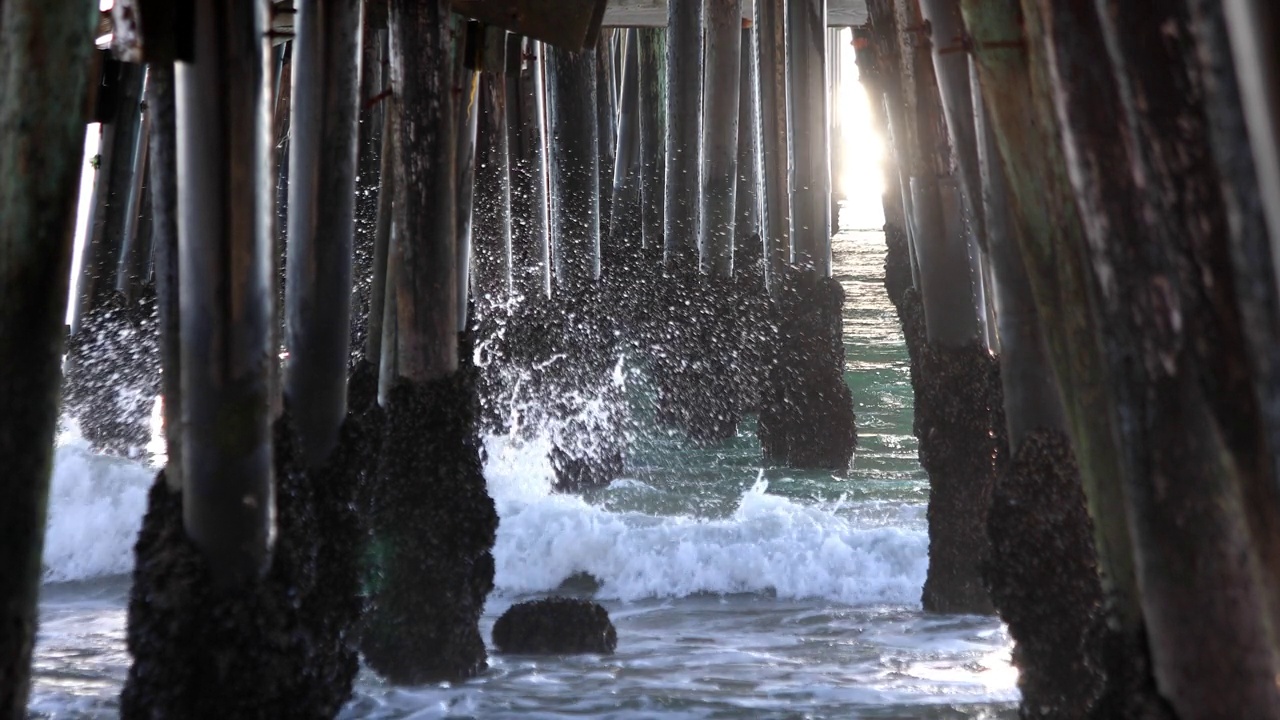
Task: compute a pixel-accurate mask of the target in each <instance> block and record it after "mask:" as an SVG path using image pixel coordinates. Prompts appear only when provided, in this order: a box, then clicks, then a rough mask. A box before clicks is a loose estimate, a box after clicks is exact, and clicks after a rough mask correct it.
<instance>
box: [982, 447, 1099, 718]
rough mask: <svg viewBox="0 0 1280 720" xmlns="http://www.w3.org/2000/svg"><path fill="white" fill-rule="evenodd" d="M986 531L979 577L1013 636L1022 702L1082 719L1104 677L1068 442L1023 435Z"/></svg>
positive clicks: (1087, 528) (1084, 516) (1033, 711)
mask: <svg viewBox="0 0 1280 720" xmlns="http://www.w3.org/2000/svg"><path fill="white" fill-rule="evenodd" d="M988 533H989V535H990V538H991V557H990V560H989V561H988V563H987V569H986V572H985V576H986V582H987V585H988V586H989V587H990V590H991V599H992V601H993V602H994V603H995V606H996V607H997V608H998V609H999V611H1000V617H1001V618H1003V619H1004V621H1005V622H1006V623H1008V625H1009V634H1010V635H1012V636H1013V638H1014V641H1015V642H1016V645H1015V646H1014V651H1013V663H1014V665H1015V666H1016V667H1017V668H1018V671H1019V675H1018V687H1019V688H1020V689H1021V690H1022V699H1023V706H1024V707H1025V708H1026V709H1027V710H1028V714H1029V715H1031V716H1034V717H1040V716H1041V714H1042V713H1046V712H1047V714H1048V715H1050V716H1052V717H1064V718H1066V717H1086V716H1087V715H1088V711H1089V709H1090V707H1091V706H1092V704H1093V702H1094V701H1095V700H1096V698H1097V697H1098V695H1099V693H1100V691H1101V687H1102V682H1103V678H1102V677H1101V675H1100V673H1099V671H1100V669H1101V668H1100V667H1099V662H1098V660H1099V658H1098V653H1097V652H1096V651H1097V647H1096V646H1094V645H1093V643H1092V642H1091V640H1092V639H1093V638H1092V637H1091V635H1093V633H1092V628H1093V626H1094V624H1095V623H1097V622H1099V621H1100V611H1101V607H1102V585H1101V582H1100V581H1099V579H1098V568H1097V559H1096V556H1095V554H1094V549H1093V536H1092V522H1091V521H1090V520H1089V513H1088V511H1087V510H1086V508H1085V504H1084V493H1083V491H1082V490H1081V486H1080V471H1079V469H1078V468H1077V466H1076V462H1075V457H1074V455H1073V454H1072V452H1071V445H1070V440H1068V439H1067V438H1066V437H1064V436H1062V435H1061V434H1060V433H1057V432H1053V431H1036V432H1033V433H1031V434H1030V435H1028V436H1027V438H1026V439H1025V440H1024V441H1023V442H1022V445H1021V446H1020V447H1019V448H1018V453H1017V455H1016V456H1014V457H1013V458H1011V459H1010V462H1009V463H1007V465H1006V466H1005V467H1004V469H1003V472H1002V473H1001V475H1000V478H999V481H998V482H997V483H996V487H995V493H994V497H993V498H992V505H991V516H990V521H989V523H988Z"/></svg>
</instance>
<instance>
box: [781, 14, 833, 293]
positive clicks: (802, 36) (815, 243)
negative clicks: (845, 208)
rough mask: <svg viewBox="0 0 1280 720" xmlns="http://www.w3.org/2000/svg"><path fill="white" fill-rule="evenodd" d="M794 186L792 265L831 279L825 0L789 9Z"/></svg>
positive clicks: (788, 31)
mask: <svg viewBox="0 0 1280 720" xmlns="http://www.w3.org/2000/svg"><path fill="white" fill-rule="evenodd" d="M786 22H787V49H788V55H787V61H788V62H789V63H790V65H789V67H788V72H789V73H790V74H789V77H788V79H789V82H790V95H789V97H790V108H791V120H792V125H791V128H790V130H791V150H792V153H793V154H792V158H791V160H792V170H793V175H792V187H791V210H792V226H793V228H794V232H795V237H794V240H793V242H792V253H791V261H792V263H793V264H794V265H796V266H797V267H799V268H801V270H802V271H803V272H808V273H812V274H815V275H816V276H818V277H829V276H830V275H831V165H830V162H831V161H830V156H831V152H830V151H831V142H830V138H829V137H828V135H829V133H830V131H831V128H830V126H829V125H828V110H827V108H828V104H829V99H828V97H827V79H826V78H827V0H791V2H789V3H788V4H787V20H786Z"/></svg>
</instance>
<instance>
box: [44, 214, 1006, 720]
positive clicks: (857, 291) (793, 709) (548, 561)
mask: <svg viewBox="0 0 1280 720" xmlns="http://www.w3.org/2000/svg"><path fill="white" fill-rule="evenodd" d="M834 255H835V268H836V274H837V276H838V278H839V280H840V281H841V282H842V283H843V284H844V287H845V290H846V294H847V300H846V306H845V332H846V338H845V340H846V347H847V350H848V356H849V364H848V374H847V379H848V382H849V383H850V387H851V388H852V389H853V396H854V402H855V404H856V406H857V407H856V409H857V413H858V425H859V439H860V446H859V450H858V454H857V457H856V459H855V463H854V466H853V468H852V469H851V470H850V471H849V472H848V473H847V474H844V475H839V476H836V475H833V474H831V473H820V472H794V471H788V470H783V469H763V468H762V467H761V465H760V460H759V446H758V444H757V443H756V442H755V439H754V426H753V425H752V424H751V423H744V424H743V427H742V429H741V431H740V433H739V437H738V438H737V439H736V440H735V441H733V442H731V443H729V444H728V445H727V446H725V447H717V448H690V447H689V446H687V445H686V444H685V443H684V442H683V441H682V440H681V438H680V437H677V436H674V435H672V434H670V433H667V432H665V431H663V430H660V429H658V428H656V427H654V426H653V424H652V423H649V422H647V420H646V418H645V417H644V413H645V407H646V406H645V403H644V402H643V387H642V386H643V380H642V378H640V377H639V376H638V375H637V374H636V373H635V372H634V371H633V370H631V369H629V368H627V367H626V366H622V367H620V369H619V373H618V378H619V381H620V382H624V383H627V384H628V386H629V390H628V394H629V396H631V397H632V398H633V400H634V401H633V403H632V412H633V415H634V416H635V418H634V419H635V422H633V423H632V424H631V427H632V429H631V431H630V437H629V451H628V452H629V454H628V458H627V463H628V465H627V472H626V476H625V477H624V478H623V479H621V480H619V481H617V482H615V483H613V484H612V485H611V486H609V487H608V488H605V489H602V490H599V491H594V492H591V493H588V494H586V495H585V496H571V495H558V494H553V493H551V491H550V488H551V478H552V471H551V468H550V465H549V464H548V462H547V461H546V459H545V458H546V451H547V449H548V443H549V439H548V437H546V436H545V435H543V436H534V437H533V438H531V439H520V440H517V439H515V438H512V437H503V436H493V437H489V438H487V440H486V443H487V447H488V451H489V460H488V464H487V465H486V468H485V470H486V477H487V479H488V483H489V489H490V493H491V495H492V496H493V497H494V499H495V501H496V503H497V506H498V511H499V514H500V516H501V525H500V528H499V531H498V540H497V545H496V547H495V548H494V555H495V560H496V566H497V577H496V585H497V589H496V590H495V592H494V593H493V595H492V596H491V597H490V599H489V603H488V605H487V607H486V611H485V615H484V619H483V621H482V623H483V631H484V634H485V636H486V637H487V636H488V634H489V629H490V628H491V626H492V624H493V622H494V620H496V618H497V617H498V615H500V614H501V613H502V611H503V610H505V609H506V608H507V607H509V606H510V605H511V604H513V603H515V602H519V601H522V600H526V599H530V598H535V597H540V596H544V595H547V594H552V593H557V592H561V593H573V594H578V595H589V596H592V597H594V598H595V599H596V600H597V601H598V602H600V603H601V604H603V605H604V606H605V607H606V608H607V609H608V610H609V613H610V615H611V616H612V618H613V621H614V623H615V625H616V626H617V628H618V650H617V652H616V653H615V654H613V655H610V656H603V657H601V656H580V657H563V658H562V657H539V658H532V657H503V656H492V657H491V659H490V665H491V669H490V670H489V671H488V672H487V673H486V674H484V675H483V676H482V677H480V678H477V679H475V680H472V681H469V682H465V683H460V684H438V685H427V686H422V687H407V688H406V687H392V686H388V685H386V684H385V683H383V682H382V681H380V680H379V679H378V678H377V677H375V676H374V675H372V674H371V673H369V672H367V671H366V672H363V673H362V674H361V676H360V678H359V680H358V682H357V688H356V693H355V696H354V697H353V699H352V700H351V702H350V703H349V704H348V706H347V707H346V708H345V710H344V711H343V714H342V716H343V717H344V718H444V717H478V718H491V717H492V718H501V717H534V718H561V717H601V718H757V717H759V718H809V717H812V718H826V717H832V718H852V717H865V718H1006V717H1009V718H1011V717H1015V716H1016V712H1015V711H1014V708H1015V706H1016V703H1017V699H1018V693H1017V690H1016V687H1015V683H1016V680H1017V674H1016V671H1015V670H1014V669H1013V668H1011V666H1010V664H1009V656H1010V640H1009V637H1008V635H1007V633H1006V631H1005V629H1004V628H1003V626H1002V625H1001V623H1000V622H999V621H998V620H996V619H994V618H988V617H976V616H947V615H926V614H925V613H923V612H922V611H921V608H920V588H921V585H922V584H923V582H924V577H925V572H926V568H927V564H928V538H927V535H926V528H925V503H926V502H927V499H928V484H927V481H926V479H925V476H924V474H923V472H922V471H921V469H920V467H919V464H918V463H917V461H916V444H915V438H914V437H913V436H912V434H911V412H912V410H911V407H912V400H911V388H910V383H909V379H908V370H907V363H906V352H905V348H904V345H903V341H902V336H901V333H900V332H899V329H898V324H897V319H896V316H895V315H894V313H893V309H892V307H891V306H890V304H889V302H888V300H887V298H886V297H885V293H884V289H883V285H882V277H883V268H882V266H883V260H884V241H883V236H882V235H881V234H880V233H879V232H874V231H850V232H845V233H842V234H841V235H839V236H837V239H836V243H835V245H834ZM636 398H639V399H638V400H636ZM153 476H154V469H153V468H150V467H147V466H146V465H145V464H142V463H137V462H130V461H123V460H118V459H113V458H107V457H102V456H98V455H94V454H93V453H91V452H90V451H89V449H88V447H87V445H86V444H85V443H84V442H83V441H82V440H80V439H79V437H78V435H77V434H76V432H75V430H74V427H71V428H68V429H67V430H66V431H65V432H63V433H62V435H61V436H60V437H59V441H58V451H57V459H56V462H55V470H54V480H53V494H52V498H51V502H50V517H49V529H48V534H47V536H46V547H45V561H46V568H45V579H46V585H45V588H44V594H43V598H42V602H41V627H40V634H39V637H38V642H37V647H36V660H35V673H36V678H35V686H34V688H33V695H32V702H31V711H32V714H33V716H35V717H42V718H98V717H102V718H110V717H114V716H115V715H116V710H115V707H116V696H117V695H118V693H119V690H120V686H121V683H122V682H123V679H124V677H125V674H126V672H127V669H128V663H129V656H128V653H127V651H126V650H125V647H124V632H125V611H124V606H125V598H126V596H127V592H128V577H127V573H128V572H129V570H130V567H131V565H132V543H133V538H134V533H135V532H136V531H137V527H138V525H139V523H140V521H141V517H142V514H143V512H144V510H145V504H146V491H147V488H148V486H149V484H150V482H151V480H152V478H153Z"/></svg>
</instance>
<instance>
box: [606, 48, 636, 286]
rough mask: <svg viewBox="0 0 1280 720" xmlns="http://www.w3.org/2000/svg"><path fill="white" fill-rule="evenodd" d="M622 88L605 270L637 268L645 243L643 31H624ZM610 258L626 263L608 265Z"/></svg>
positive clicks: (616, 272)
mask: <svg viewBox="0 0 1280 720" xmlns="http://www.w3.org/2000/svg"><path fill="white" fill-rule="evenodd" d="M625 36H626V37H625V46H626V47H625V48H624V51H623V62H622V73H621V75H622V92H621V93H620V96H619V101H618V147H617V152H616V153H615V155H614V164H613V172H612V175H613V207H612V209H611V212H610V213H609V232H608V233H607V234H606V235H605V237H606V238H607V241H608V248H607V249H606V251H602V255H603V256H604V262H605V267H604V272H605V273H606V274H611V275H614V276H615V277H616V276H619V275H623V276H625V275H627V274H631V273H634V272H635V269H636V267H637V266H638V263H639V260H640V257H641V253H642V252H643V246H644V227H643V225H642V223H641V220H642V211H641V197H640V175H641V170H640V32H639V30H636V29H634V28H633V29H631V30H628V31H626V33H625ZM610 259H612V261H614V262H619V263H623V264H624V266H625V267H616V268H615V267H609V266H608V263H609V262H610Z"/></svg>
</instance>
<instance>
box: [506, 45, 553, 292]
mask: <svg viewBox="0 0 1280 720" xmlns="http://www.w3.org/2000/svg"><path fill="white" fill-rule="evenodd" d="M513 37H514V36H513ZM520 47H521V48H522V49H521V50H520V51H519V52H518V53H516V57H517V58H519V61H520V70H519V74H518V76H517V77H515V78H511V80H510V82H512V84H514V85H515V87H516V101H515V102H514V103H513V104H512V105H511V106H510V107H509V108H508V113H509V115H508V120H507V123H508V129H509V130H510V132H511V137H510V140H509V141H508V145H507V148H508V150H509V152H510V153H511V217H512V228H511V273H512V285H513V290H514V291H515V293H516V295H517V296H519V297H521V298H524V299H526V300H532V299H534V298H546V297H548V296H549V295H550V294H551V236H550V222H551V221H550V217H549V211H550V208H549V205H548V203H547V181H548V177H547V141H546V108H545V106H544V98H545V92H544V87H543V74H542V68H543V57H542V54H543V45H542V44H541V43H539V42H538V41H536V40H532V39H525V40H524V42H523V44H522V45H520ZM508 60H509V61H510V60H511V56H510V55H508Z"/></svg>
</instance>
